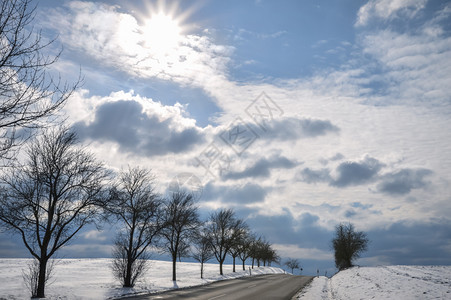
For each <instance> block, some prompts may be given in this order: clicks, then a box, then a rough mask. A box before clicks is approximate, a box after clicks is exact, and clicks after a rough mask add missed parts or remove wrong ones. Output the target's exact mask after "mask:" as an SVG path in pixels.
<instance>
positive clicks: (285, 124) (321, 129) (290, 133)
mask: <svg viewBox="0 0 451 300" xmlns="http://www.w3.org/2000/svg"><path fill="white" fill-rule="evenodd" d="M268 125H269V129H268V132H267V133H266V134H265V135H264V136H263V137H265V138H270V139H278V140H282V141H285V140H294V139H299V138H315V137H319V136H324V135H327V134H329V133H338V132H339V131H340V129H339V128H338V127H337V126H335V125H334V124H332V122H331V121H329V120H319V119H310V118H294V117H290V118H284V119H281V120H273V121H272V122H271V123H270V124H268Z"/></svg>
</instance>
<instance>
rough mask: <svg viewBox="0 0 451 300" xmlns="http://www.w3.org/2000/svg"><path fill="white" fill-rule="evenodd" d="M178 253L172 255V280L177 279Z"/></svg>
mask: <svg viewBox="0 0 451 300" xmlns="http://www.w3.org/2000/svg"><path fill="white" fill-rule="evenodd" d="M176 264H177V254H175V255H172V281H176V280H177V266H176Z"/></svg>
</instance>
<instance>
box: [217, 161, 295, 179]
mask: <svg viewBox="0 0 451 300" xmlns="http://www.w3.org/2000/svg"><path fill="white" fill-rule="evenodd" d="M298 164H299V163H298V162H296V161H292V160H290V159H288V158H286V157H284V156H272V157H270V158H262V159H260V160H258V161H257V162H256V163H255V164H253V165H252V166H250V167H248V168H246V169H245V170H243V171H239V172H233V171H231V172H228V173H226V174H225V175H223V176H222V178H223V179H226V180H227V179H235V180H236V179H242V178H247V177H251V178H256V177H264V178H267V177H269V176H270V174H271V169H291V168H293V167H295V166H297V165H298Z"/></svg>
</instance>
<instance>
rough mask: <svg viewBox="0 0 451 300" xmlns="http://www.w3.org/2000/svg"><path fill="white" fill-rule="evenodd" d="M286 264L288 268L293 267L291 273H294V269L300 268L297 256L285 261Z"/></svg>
mask: <svg viewBox="0 0 451 300" xmlns="http://www.w3.org/2000/svg"><path fill="white" fill-rule="evenodd" d="M285 266H287V267H288V268H290V269H291V274H293V272H294V269H300V265H299V260H297V259H295V258H289V259H288V260H287V261H286V262H285Z"/></svg>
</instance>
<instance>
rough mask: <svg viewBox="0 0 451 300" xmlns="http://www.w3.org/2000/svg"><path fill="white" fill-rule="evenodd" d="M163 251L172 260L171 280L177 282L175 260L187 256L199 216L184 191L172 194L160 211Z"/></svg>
mask: <svg viewBox="0 0 451 300" xmlns="http://www.w3.org/2000/svg"><path fill="white" fill-rule="evenodd" d="M162 224H163V228H162V230H161V236H162V242H163V249H164V250H165V251H166V252H168V253H169V254H170V255H171V258H172V280H173V281H176V280H177V258H179V259H180V258H181V257H182V256H187V255H188V253H189V248H190V244H189V242H190V241H191V240H192V239H193V237H195V234H196V232H197V227H198V226H199V216H198V213H197V206H196V205H195V202H194V197H193V195H192V194H191V193H188V192H185V191H175V192H172V193H171V195H170V197H169V199H168V200H167V201H166V203H165V204H164V207H163V210H162Z"/></svg>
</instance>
